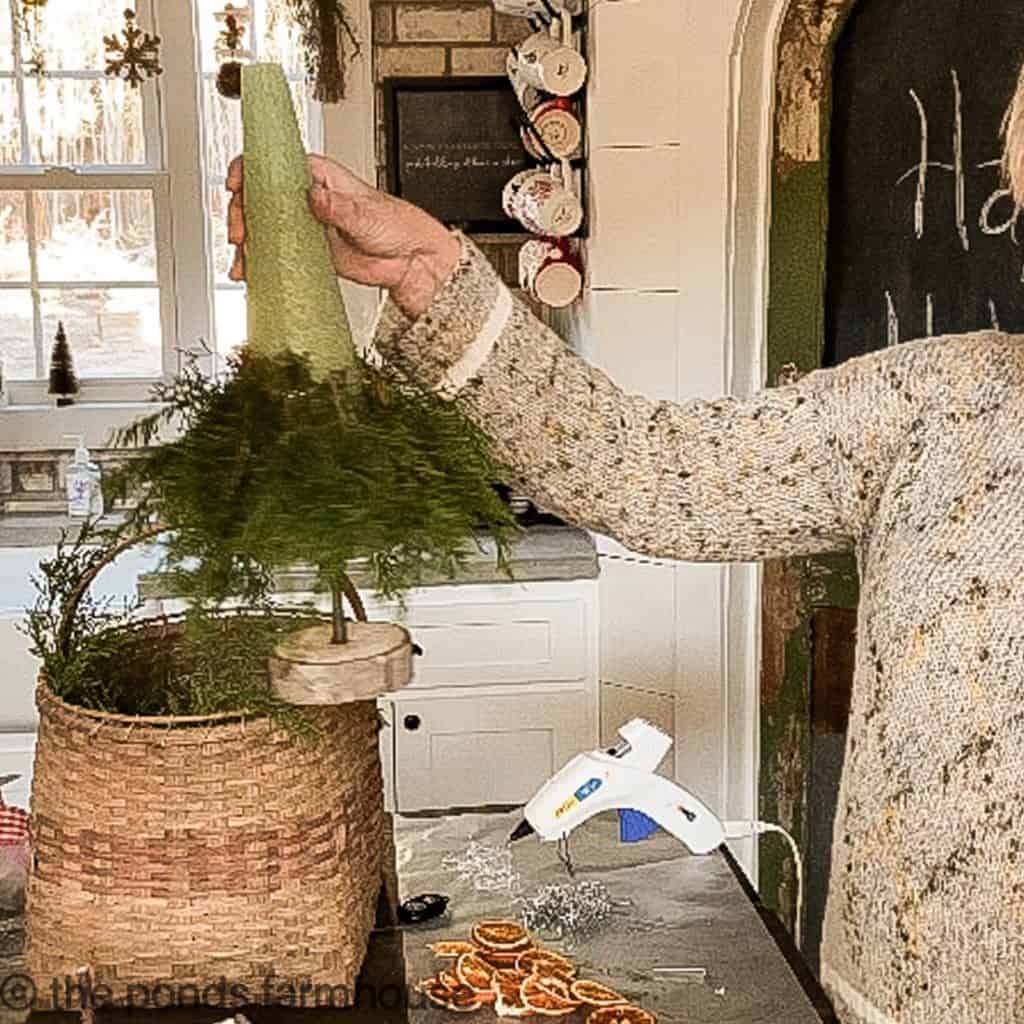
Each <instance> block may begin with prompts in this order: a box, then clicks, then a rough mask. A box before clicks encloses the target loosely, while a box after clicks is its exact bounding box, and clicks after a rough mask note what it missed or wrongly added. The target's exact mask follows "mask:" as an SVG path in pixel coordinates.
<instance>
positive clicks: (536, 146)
mask: <svg viewBox="0 0 1024 1024" xmlns="http://www.w3.org/2000/svg"><path fill="white" fill-rule="evenodd" d="M529 116H530V122H531V123H532V125H533V128H532V130H531V129H530V128H528V127H525V126H524V127H523V129H522V136H523V145H524V146H525V147H526V151H527V152H528V153H529V154H530V156H532V157H533V158H534V160H550V159H551V158H552V157H554V158H555V159H556V160H570V159H572V158H573V157H574V156H578V155H579V153H580V150H581V147H582V145H583V125H581V124H580V121H579V118H578V117H577V116H576V115H575V114H574V113H573V110H572V103H571V102H570V101H569V100H568V99H566V98H565V97H561V96H559V97H556V98H555V99H550V100H545V101H544V102H543V103H540V104H538V105H537V106H536V107H534V109H533V110H531V111H529ZM538 136H539V140H538ZM541 142H543V146H542V145H541ZM545 146H546V147H547V148H546V149H545V148H544V147H545Z"/></svg>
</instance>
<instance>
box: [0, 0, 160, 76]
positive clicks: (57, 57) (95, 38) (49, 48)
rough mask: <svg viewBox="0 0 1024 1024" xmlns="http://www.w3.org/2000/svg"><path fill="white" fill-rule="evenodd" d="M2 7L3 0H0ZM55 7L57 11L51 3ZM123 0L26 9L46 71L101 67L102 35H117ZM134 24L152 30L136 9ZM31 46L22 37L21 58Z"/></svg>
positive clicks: (121, 22)
mask: <svg viewBox="0 0 1024 1024" xmlns="http://www.w3.org/2000/svg"><path fill="white" fill-rule="evenodd" d="M0 3H2V6H3V8H5V9H6V7H7V0H0ZM55 6H56V7H59V14H58V13H57V11H56V10H54V7H55ZM125 7H130V8H132V9H133V10H134V9H135V4H132V3H126V2H125V0H88V2H81V0H79V2H76V3H67V2H64V3H61V4H59V5H47V6H46V7H45V9H41V10H40V15H39V16H38V17H33V14H32V11H31V10H29V11H28V12H27V17H28V18H29V19H30V29H31V36H32V40H33V42H34V43H35V44H36V45H37V46H38V47H39V49H41V50H42V51H43V52H44V53H45V54H46V70H47V71H102V70H103V68H104V67H105V66H106V58H105V53H106V47H105V46H104V44H103V37H104V36H108V35H116V36H118V37H119V38H123V37H122V36H121V31H122V29H123V28H124V10H125ZM137 24H138V27H139V28H141V29H143V30H144V31H148V32H153V25H152V24H151V23H150V22H149V20H148V18H147V17H146V16H145V15H144V14H142V13H140V16H139V20H138V21H137ZM31 50H32V48H31V47H30V46H29V45H28V41H27V40H25V39H23V40H22V55H23V58H22V59H23V60H26V61H27V60H29V59H30V58H31V55H32V53H31Z"/></svg>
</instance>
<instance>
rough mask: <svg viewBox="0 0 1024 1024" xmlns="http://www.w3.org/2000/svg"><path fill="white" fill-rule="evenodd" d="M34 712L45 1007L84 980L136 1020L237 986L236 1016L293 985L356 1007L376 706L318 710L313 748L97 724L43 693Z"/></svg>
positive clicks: (297, 742)
mask: <svg viewBox="0 0 1024 1024" xmlns="http://www.w3.org/2000/svg"><path fill="white" fill-rule="evenodd" d="M36 703H37V706H38V708H39V734H38V744H37V747H36V764H35V774H34V778H33V790H32V832H33V835H32V838H33V844H34V845H33V852H34V866H33V869H32V872H31V876H30V879H29V885H28V893H27V905H26V917H27V967H28V973H29V974H30V975H31V976H32V978H33V980H34V981H35V983H36V985H37V987H38V989H39V991H49V990H50V987H51V985H52V983H53V979H55V978H58V979H61V983H62V984H63V979H64V978H65V977H67V976H72V977H73V976H74V975H75V974H76V972H78V971H79V970H80V969H81V968H82V967H83V966H87V967H88V968H89V969H90V970H91V972H92V977H93V980H94V984H95V985H96V986H100V985H102V986H105V987H106V989H105V992H104V994H105V995H106V994H107V991H109V997H110V999H112V1000H113V1001H115V1002H121V1003H124V1002H132V1001H134V1002H135V1004H136V1005H137V1004H138V1002H139V1000H140V998H143V999H144V998H145V996H144V995H143V996H141V997H140V987H141V990H142V991H143V992H151V991H153V989H154V987H155V986H156V985H157V984H158V983H164V984H169V985H171V986H172V988H175V987H184V986H190V985H197V986H199V988H200V990H202V989H203V988H204V987H206V986H207V985H215V984H218V983H221V982H222V981H223V980H225V979H226V981H227V983H228V984H229V985H236V986H241V987H242V990H243V991H244V993H245V995H247V996H248V998H244V997H242V996H239V997H238V998H237V999H235V1000H233V1002H238V1003H244V1002H246V1001H250V1002H257V1001H262V1000H264V999H266V998H278V999H285V1000H286V999H287V998H288V995H287V993H286V992H285V991H284V988H279V986H286V985H288V984H292V985H295V986H298V985H300V984H302V983H307V984H313V985H329V986H332V987H336V988H341V989H342V990H347V991H348V992H349V993H352V992H353V990H354V988H355V981H356V978H357V975H358V973H359V970H360V968H361V966H362V961H363V959H364V957H365V954H366V948H367V943H368V939H369V933H370V930H371V928H372V927H373V922H374V916H375V911H376V906H377V897H378V893H379V890H380V884H381V875H382V870H383V864H382V852H383V850H384V847H385V841H386V827H385V826H386V823H387V818H386V816H385V813H384V808H383V787H382V782H381V770H380V757H379V752H378V742H377V732H378V718H377V712H376V707H375V705H374V703H373V702H372V701H362V702H357V703H352V704H347V705H341V706H338V707H332V708H324V709H318V710H317V711H316V712H314V714H316V715H317V716H319V718H320V719H321V722H322V726H323V738H322V739H320V740H319V741H318V742H315V743H310V742H309V741H305V742H304V741H303V740H302V739H300V738H298V737H296V736H294V735H292V734H291V733H289V732H287V731H285V730H283V729H282V728H280V727H279V726H277V725H275V724H273V723H272V722H270V721H269V720H267V719H255V720H253V719H250V720H245V719H244V718H242V717H239V716H225V715H222V716H217V717H215V718H212V719H207V720H199V721H196V720H189V719H175V718H167V719H165V720H154V719H145V720H137V719H133V718H130V717H125V716H119V715H111V714H105V713H100V712H92V711H87V710H83V709H80V708H76V707H72V706H70V705H68V704H66V703H64V702H63V701H61V700H60V699H59V698H57V697H56V696H55V695H54V694H53V692H52V691H51V690H50V688H49V687H48V685H47V683H46V680H45V679H41V680H40V683H39V686H38V689H37V694H36ZM271 976H276V977H275V979H274V981H273V983H272V986H271V988H270V989H268V988H267V978H268V977H271ZM164 998H167V997H166V995H165V996H164ZM334 998H335V1000H336V1002H335V1005H338V1003H339V1002H340V1001H341V999H339V997H338V996H335V997H334Z"/></svg>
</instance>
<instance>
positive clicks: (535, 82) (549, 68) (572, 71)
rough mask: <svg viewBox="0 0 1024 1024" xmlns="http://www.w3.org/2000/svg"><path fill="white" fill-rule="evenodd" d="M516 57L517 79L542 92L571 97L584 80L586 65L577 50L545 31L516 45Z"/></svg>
mask: <svg viewBox="0 0 1024 1024" xmlns="http://www.w3.org/2000/svg"><path fill="white" fill-rule="evenodd" d="M517 54H518V64H519V76H520V78H521V79H522V80H523V82H525V84H526V85H532V86H533V87H534V88H535V89H540V90H541V91H542V92H549V93H551V94H552V95H553V96H572V95H573V93H577V92H579V91H580V89H582V88H583V83H584V82H585V81H586V80H587V62H586V61H585V60H584V59H583V57H582V55H581V54H580V53H579V51H578V50H575V49H573V48H572V47H571V46H566V45H565V44H564V43H562V42H560V41H559V40H558V39H556V38H555V37H554V36H553V35H551V33H549V32H546V31H543V32H534V34H533V35H532V36H530V38H529V39H527V40H526V41H525V42H523V43H521V44H520V46H519V49H518V51H517Z"/></svg>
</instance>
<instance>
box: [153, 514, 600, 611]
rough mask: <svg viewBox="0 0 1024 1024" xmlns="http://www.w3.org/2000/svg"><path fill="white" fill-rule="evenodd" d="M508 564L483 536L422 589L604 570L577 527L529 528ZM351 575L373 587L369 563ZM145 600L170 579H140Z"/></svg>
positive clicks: (288, 574)
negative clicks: (447, 572)
mask: <svg viewBox="0 0 1024 1024" xmlns="http://www.w3.org/2000/svg"><path fill="white" fill-rule="evenodd" d="M508 561H509V567H510V569H511V575H509V574H508V573H506V572H503V571H502V570H501V569H499V568H498V564H497V555H496V547H495V544H494V541H493V540H491V539H490V538H489V537H481V538H480V541H479V546H478V547H475V548H471V549H469V550H467V553H466V560H465V562H464V564H463V565H462V567H461V568H460V569H459V571H458V572H457V573H456V575H455V576H454V578H452V577H448V576H444V575H441V574H435V575H431V576H427V577H426V578H425V579H424V581H423V584H422V585H423V586H428V587H429V586H445V585H448V586H450V585H451V584H459V583H532V582H541V581H549V582H550V581H557V580H587V579H595V578H596V577H597V576H598V574H599V572H600V570H599V567H598V560H597V548H596V547H595V546H594V541H593V538H591V536H590V534H588V533H587V532H586V531H585V530H577V529H575V528H574V527H571V526H531V527H528V528H527V529H525V530H524V531H523V532H522V534H521V536H520V537H518V538H517V539H516V540H515V541H514V542H513V543H512V546H511V551H510V553H509V560H508ZM348 574H349V576H351V577H352V582H353V583H355V585H356V586H357V587H359V588H360V589H365V590H372V589H373V580H372V579H371V577H370V574H369V572H367V570H366V568H365V564H363V563H360V562H353V563H351V564H350V565H349V566H348ZM315 587H316V573H315V571H313V570H312V569H309V568H303V567H298V568H295V569H289V570H286V571H283V572H278V573H276V574H275V577H274V592H275V593H277V594H306V593H309V592H311V591H312V590H314V588H315ZM139 596H140V597H142V598H143V599H152V600H158V599H166V598H171V597H174V592H173V589H172V587H171V585H170V582H169V580H168V579H167V578H166V577H164V576H161V575H160V574H159V573H150V574H147V575H144V576H142V577H140V579H139Z"/></svg>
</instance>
